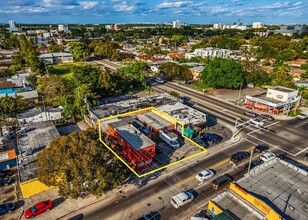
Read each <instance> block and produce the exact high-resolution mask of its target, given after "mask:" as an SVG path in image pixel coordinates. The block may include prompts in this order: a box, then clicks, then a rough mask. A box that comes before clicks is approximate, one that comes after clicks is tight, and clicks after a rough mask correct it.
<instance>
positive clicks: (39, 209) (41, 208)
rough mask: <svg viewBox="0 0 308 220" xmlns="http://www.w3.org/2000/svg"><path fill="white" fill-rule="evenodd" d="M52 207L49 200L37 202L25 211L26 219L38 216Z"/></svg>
mask: <svg viewBox="0 0 308 220" xmlns="http://www.w3.org/2000/svg"><path fill="white" fill-rule="evenodd" d="M52 207H53V206H52V202H51V200H47V201H43V202H39V203H37V204H35V205H34V206H32V207H31V208H28V209H27V210H26V211H25V218H26V219H29V218H34V217H35V216H38V215H40V214H42V213H44V212H46V211H49V210H50V209H52Z"/></svg>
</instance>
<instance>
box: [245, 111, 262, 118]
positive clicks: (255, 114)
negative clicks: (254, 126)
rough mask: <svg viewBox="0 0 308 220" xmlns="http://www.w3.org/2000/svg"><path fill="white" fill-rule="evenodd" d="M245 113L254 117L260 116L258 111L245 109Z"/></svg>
mask: <svg viewBox="0 0 308 220" xmlns="http://www.w3.org/2000/svg"><path fill="white" fill-rule="evenodd" d="M244 114H245V115H248V116H250V117H253V118H255V117H258V116H259V115H258V114H257V113H255V112H252V111H245V112H244Z"/></svg>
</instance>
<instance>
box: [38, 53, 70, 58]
mask: <svg viewBox="0 0 308 220" xmlns="http://www.w3.org/2000/svg"><path fill="white" fill-rule="evenodd" d="M72 56H73V55H72V54H71V53H46V54H42V55H40V56H39V58H40V59H42V58H52V57H72Z"/></svg>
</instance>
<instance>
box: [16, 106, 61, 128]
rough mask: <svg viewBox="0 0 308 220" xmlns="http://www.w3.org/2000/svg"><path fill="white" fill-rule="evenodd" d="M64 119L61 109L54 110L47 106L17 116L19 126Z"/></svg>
mask: <svg viewBox="0 0 308 220" xmlns="http://www.w3.org/2000/svg"><path fill="white" fill-rule="evenodd" d="M61 118H62V110H61V109H60V108H52V107H49V106H47V107H46V108H45V109H44V108H43V107H39V108H34V109H29V110H27V111H25V112H22V113H20V114H17V120H18V124H19V125H25V124H31V123H35V122H42V121H54V120H59V119H61Z"/></svg>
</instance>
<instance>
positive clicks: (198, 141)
mask: <svg viewBox="0 0 308 220" xmlns="http://www.w3.org/2000/svg"><path fill="white" fill-rule="evenodd" d="M193 141H194V142H195V143H196V144H199V145H200V146H201V147H204V148H207V147H209V144H208V143H207V142H206V141H204V140H201V139H200V138H197V137H196V138H194V139H193Z"/></svg>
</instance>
